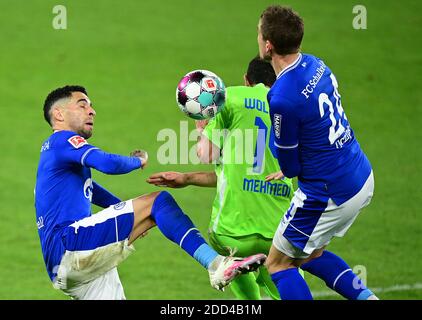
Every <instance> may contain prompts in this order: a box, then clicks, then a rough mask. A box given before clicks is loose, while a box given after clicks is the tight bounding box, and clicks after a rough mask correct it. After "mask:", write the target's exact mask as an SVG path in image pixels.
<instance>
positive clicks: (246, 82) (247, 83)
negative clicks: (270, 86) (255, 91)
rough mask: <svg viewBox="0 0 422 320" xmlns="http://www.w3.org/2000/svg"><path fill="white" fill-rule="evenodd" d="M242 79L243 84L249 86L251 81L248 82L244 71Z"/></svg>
mask: <svg viewBox="0 0 422 320" xmlns="http://www.w3.org/2000/svg"><path fill="white" fill-rule="evenodd" d="M243 80H244V81H245V86H247V87H251V83H250V82H249V80H248V76H247V75H246V73H245V74H244V75H243Z"/></svg>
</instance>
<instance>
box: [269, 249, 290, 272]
mask: <svg viewBox="0 0 422 320" xmlns="http://www.w3.org/2000/svg"><path fill="white" fill-rule="evenodd" d="M274 249H275V248H273V247H272V248H271V250H270V254H269V255H268V258H267V260H266V261H265V266H266V268H267V270H268V272H269V273H270V274H273V273H276V272H278V271H283V270H287V269H290V268H296V267H297V265H296V264H295V261H294V259H293V258H291V257H289V256H287V255H285V254H284V253H282V252H280V251H278V250H274Z"/></svg>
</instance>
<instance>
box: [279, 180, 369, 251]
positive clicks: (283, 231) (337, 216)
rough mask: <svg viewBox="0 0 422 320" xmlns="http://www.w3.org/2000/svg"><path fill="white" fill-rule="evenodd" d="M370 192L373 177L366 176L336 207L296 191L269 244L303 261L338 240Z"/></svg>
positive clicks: (331, 203) (367, 198) (367, 200)
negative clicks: (317, 250)
mask: <svg viewBox="0 0 422 320" xmlns="http://www.w3.org/2000/svg"><path fill="white" fill-rule="evenodd" d="M373 193H374V176H373V173H372V172H371V174H370V175H369V177H368V179H367V181H366V182H365V184H364V185H363V187H362V189H361V190H360V191H359V192H358V193H357V194H356V195H355V196H353V197H352V198H351V199H349V200H347V201H346V202H344V203H342V204H341V205H339V206H338V205H336V204H335V203H334V201H333V200H332V199H326V200H323V199H320V198H318V197H313V196H312V195H309V194H305V193H304V192H303V191H302V190H300V189H298V190H297V191H296V192H295V195H294V197H293V199H292V201H291V204H290V207H289V209H288V210H287V212H286V214H285V215H284V217H283V219H282V220H281V222H280V225H279V226H278V229H277V231H276V233H275V235H274V239H273V245H274V246H275V247H276V248H277V250H279V251H281V252H283V253H284V254H286V255H288V256H289V257H292V258H297V259H305V258H307V257H309V255H310V254H311V253H312V252H313V251H314V250H316V249H320V248H322V247H325V246H326V245H328V244H329V243H330V241H331V239H332V238H333V237H342V236H344V234H345V233H346V232H347V230H348V229H349V228H350V226H351V225H352V224H353V222H354V221H355V219H356V218H357V216H358V215H359V212H360V211H361V210H362V209H363V208H364V207H366V206H367V205H368V204H369V203H370V202H371V199H372V196H373Z"/></svg>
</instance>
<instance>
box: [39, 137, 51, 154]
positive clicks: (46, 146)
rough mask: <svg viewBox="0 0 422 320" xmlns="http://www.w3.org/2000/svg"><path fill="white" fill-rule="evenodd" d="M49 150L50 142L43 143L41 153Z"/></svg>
mask: <svg viewBox="0 0 422 320" xmlns="http://www.w3.org/2000/svg"><path fill="white" fill-rule="evenodd" d="M48 149H50V140H48V141H47V142H45V143H44V144H43V145H42V146H41V152H43V151H46V150H48Z"/></svg>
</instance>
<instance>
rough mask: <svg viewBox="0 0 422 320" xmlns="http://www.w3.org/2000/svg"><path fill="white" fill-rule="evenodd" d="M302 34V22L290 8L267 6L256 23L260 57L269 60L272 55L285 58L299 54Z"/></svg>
mask: <svg viewBox="0 0 422 320" xmlns="http://www.w3.org/2000/svg"><path fill="white" fill-rule="evenodd" d="M303 32H304V25H303V20H302V18H301V17H300V16H299V15H298V14H297V13H296V12H294V11H293V10H292V9H291V8H287V7H283V6H280V5H273V6H269V7H268V8H267V9H265V10H264V12H262V14H261V17H260V19H259V22H258V45H259V55H260V57H261V58H263V59H267V60H271V57H272V56H273V55H274V54H278V55H281V56H285V55H288V54H292V53H297V52H299V49H300V44H301V43H302V38H303Z"/></svg>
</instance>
